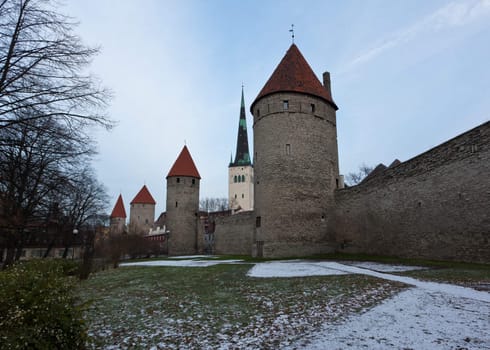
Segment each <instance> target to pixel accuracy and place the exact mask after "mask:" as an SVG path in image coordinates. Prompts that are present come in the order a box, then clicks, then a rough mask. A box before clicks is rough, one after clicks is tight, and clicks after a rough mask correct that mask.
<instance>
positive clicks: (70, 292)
mask: <svg viewBox="0 0 490 350" xmlns="http://www.w3.org/2000/svg"><path fill="white" fill-rule="evenodd" d="M75 272H76V264H74V263H73V262H69V261H64V260H33V261H29V262H23V263H19V264H16V265H14V266H12V267H10V268H9V269H7V270H5V271H2V272H0V349H1V350H3V349H84V348H85V343H86V341H87V333H86V328H85V325H84V321H83V318H82V307H81V306H80V305H78V304H77V299H76V297H75V294H74V290H75V285H74V283H75V279H74V278H72V277H68V276H69V275H72V274H74V273H75Z"/></svg>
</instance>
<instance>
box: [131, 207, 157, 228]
mask: <svg viewBox="0 0 490 350" xmlns="http://www.w3.org/2000/svg"><path fill="white" fill-rule="evenodd" d="M154 221H155V204H148V203H135V204H131V207H130V212H129V232H130V233H136V234H141V235H146V234H148V232H149V231H150V228H152V227H153V222H154Z"/></svg>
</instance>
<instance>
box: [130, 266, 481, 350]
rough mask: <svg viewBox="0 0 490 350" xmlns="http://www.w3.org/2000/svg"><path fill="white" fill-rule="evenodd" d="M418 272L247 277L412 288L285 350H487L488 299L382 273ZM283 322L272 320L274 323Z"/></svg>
mask: <svg viewBox="0 0 490 350" xmlns="http://www.w3.org/2000/svg"><path fill="white" fill-rule="evenodd" d="M240 262H241V260H220V261H217V260H214V261H213V260H211V261H210V260H199V259H197V260H179V261H175V260H174V261H171V260H162V261H148V262H139V263H126V264H122V265H123V266H185V267H189V266H190V267H206V266H212V265H216V264H222V263H240ZM417 268H418V267H405V266H400V265H389V264H379V263H360V262H359V263H358V262H347V263H338V262H328V261H325V262H314V261H311V262H309V261H304V260H303V261H301V260H295V261H275V262H266V263H259V264H256V265H255V266H253V267H252V268H251V269H250V270H249V272H248V274H247V275H248V276H249V277H262V278H263V277H300V276H319V275H341V274H363V275H368V276H372V277H376V278H380V279H384V280H389V281H397V282H402V283H405V284H408V285H411V286H413V287H412V288H411V289H408V290H406V291H403V292H401V293H399V294H398V295H396V296H395V297H393V298H390V299H387V300H385V301H384V302H382V303H381V304H380V305H378V306H376V307H374V308H372V309H370V310H368V311H366V312H364V313H362V314H358V315H354V316H350V317H348V318H347V319H340V320H339V321H337V323H330V322H328V321H326V322H325V323H323V326H321V327H322V328H321V330H320V331H318V332H314V333H310V334H307V333H306V334H305V336H304V337H303V338H302V339H301V340H299V341H297V342H295V343H293V344H290V345H289V346H287V347H286V348H287V349H349V348H351V349H403V350H410V349H413V350H414V349H417V350H418V349H422V350H424V349H427V350H429V349H435V350H439V349H440V350H442V349H453V350H463V349H468V350H469V349H476V350H480V349H490V293H488V292H484V291H477V290H474V289H471V288H465V287H461V286H456V285H451V284H444V283H434V282H425V281H421V280H417V279H415V278H411V277H405V276H397V275H392V274H389V273H386V272H400V271H407V270H413V269H417ZM283 316H284V315H276V317H277V318H278V320H279V321H280V317H283ZM225 343H226V342H225ZM228 345H230V344H228ZM283 345H286V344H283Z"/></svg>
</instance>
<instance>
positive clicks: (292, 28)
mask: <svg viewBox="0 0 490 350" xmlns="http://www.w3.org/2000/svg"><path fill="white" fill-rule="evenodd" d="M289 31H290V32H291V40H292V43H293V44H294V24H291V29H289Z"/></svg>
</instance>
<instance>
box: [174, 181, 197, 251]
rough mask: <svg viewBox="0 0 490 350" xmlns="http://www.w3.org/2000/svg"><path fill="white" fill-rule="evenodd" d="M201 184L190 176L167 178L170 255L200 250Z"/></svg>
mask: <svg viewBox="0 0 490 350" xmlns="http://www.w3.org/2000/svg"><path fill="white" fill-rule="evenodd" d="M199 182H200V181H199V179H198V178H194V177H188V176H180V177H169V178H167V211H166V224H167V230H169V231H170V234H169V240H168V250H169V255H186V254H195V253H196V252H197V250H198V246H197V238H198V222H199V217H198V213H199Z"/></svg>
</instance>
